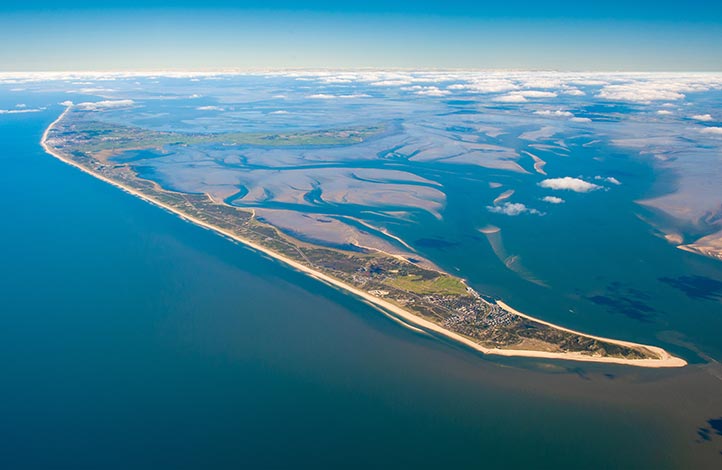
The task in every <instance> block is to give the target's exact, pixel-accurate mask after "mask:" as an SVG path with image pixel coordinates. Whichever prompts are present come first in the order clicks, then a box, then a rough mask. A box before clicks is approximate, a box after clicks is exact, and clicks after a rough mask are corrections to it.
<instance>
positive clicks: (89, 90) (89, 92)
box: [68, 87, 117, 95]
mask: <svg viewBox="0 0 722 470" xmlns="http://www.w3.org/2000/svg"><path fill="white" fill-rule="evenodd" d="M114 91H117V90H113V89H112V88H99V87H91V88H81V89H79V90H77V91H76V90H70V91H68V93H82V94H84V95H96V94H98V93H112V92H114Z"/></svg>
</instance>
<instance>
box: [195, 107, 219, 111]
mask: <svg viewBox="0 0 722 470" xmlns="http://www.w3.org/2000/svg"><path fill="white" fill-rule="evenodd" d="M196 109H197V110H198V111H225V108H221V107H220V106H198V107H197V108H196Z"/></svg>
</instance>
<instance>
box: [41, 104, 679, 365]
mask: <svg viewBox="0 0 722 470" xmlns="http://www.w3.org/2000/svg"><path fill="white" fill-rule="evenodd" d="M71 108H72V106H68V107H67V108H66V109H65V111H63V113H62V114H61V115H60V116H59V117H58V118H57V119H56V120H55V121H53V122H52V123H51V124H50V125H49V126H48V127H47V129H45V132H43V135H42V138H41V140H40V145H41V146H42V147H43V149H44V150H45V151H46V152H47V153H48V154H50V155H52V156H54V157H55V158H57V159H58V160H60V161H62V162H64V163H66V164H68V165H71V166H73V167H75V168H77V169H79V170H81V171H83V172H84V173H87V174H89V175H91V176H93V177H95V178H97V179H99V180H101V181H104V182H106V183H108V184H111V185H113V186H115V187H117V188H120V189H122V190H123V191H125V192H127V193H129V194H131V195H133V196H136V197H138V198H140V199H141V200H143V201H146V202H148V203H150V204H153V205H155V206H157V207H160V208H162V209H165V210H167V211H169V212H171V213H173V214H175V215H177V216H179V217H180V218H181V219H184V220H186V221H188V222H192V223H194V224H196V225H198V226H200V227H203V228H206V229H209V230H212V231H214V232H216V233H218V234H220V235H223V236H225V237H228V238H230V239H232V240H235V241H237V242H239V243H242V244H244V245H246V246H248V247H250V248H252V249H253V250H256V251H259V252H261V253H264V254H266V255H268V256H270V257H271V258H273V259H276V260H278V261H281V262H282V263H284V264H286V265H288V266H290V267H292V268H294V269H296V270H298V271H301V272H303V273H305V274H308V275H309V276H311V277H313V278H315V279H317V280H319V281H322V282H324V283H326V284H328V285H331V286H333V287H335V288H339V289H342V290H345V291H347V292H349V293H351V294H354V295H356V296H357V297H360V298H362V299H363V300H365V301H366V302H368V303H370V304H371V305H373V306H375V307H376V308H378V309H379V310H381V311H382V312H383V313H385V314H387V315H390V316H392V317H395V318H396V319H398V320H401V323H402V324H405V323H409V324H410V325H406V326H411V327H412V329H415V330H417V329H418V328H420V329H422V330H425V331H431V332H434V333H438V334H440V335H443V336H445V337H446V338H448V339H452V340H454V341H456V342H458V343H461V344H463V345H465V346H467V347H470V348H472V349H474V350H476V351H479V352H481V353H484V354H495V355H499V356H522V357H534V358H545V359H562V360H571V361H584V362H602V363H610V364H624V365H632V366H638V367H651V368H660V367H682V366H684V365H686V364H687V362H686V361H684V360H683V359H681V358H678V357H674V356H672V355H671V354H669V353H667V351H665V350H664V349H662V348H658V347H655V346H647V345H642V344H637V343H631V342H626V341H618V340H613V339H608V338H602V337H596V336H591V335H587V334H584V333H578V332H575V331H573V330H568V329H566V328H562V327H559V326H556V325H553V324H551V323H548V322H545V321H542V320H539V319H537V318H534V317H530V316H528V315H525V314H522V313H520V312H517V311H516V310H513V309H511V308H510V307H508V306H507V305H506V304H504V303H503V302H498V304H499V305H500V306H501V307H502V308H505V309H507V310H509V311H510V312H511V313H514V314H516V315H519V316H522V317H524V318H527V319H530V320H533V321H536V322H539V323H542V324H545V325H548V326H551V327H553V328H557V329H559V330H563V331H567V332H572V333H574V334H579V335H581V336H585V337H588V338H594V339H598V340H602V341H606V342H609V343H614V344H619V345H624V346H636V347H643V348H647V349H649V350H652V351H654V352H656V353H658V354H659V355H660V357H661V358H662V359H624V358H615V357H603V356H589V355H584V354H582V353H577V352H561V353H560V352H546V351H531V350H517V349H496V348H494V349H492V348H485V347H483V346H481V345H480V344H478V343H475V342H473V341H471V340H470V339H468V338H466V337H464V336H461V335H459V334H457V333H454V332H452V331H449V330H446V329H444V328H442V327H441V326H440V325H437V324H436V323H433V322H430V321H428V320H426V319H424V318H421V317H419V316H417V315H414V314H413V313H411V312H409V311H407V310H404V309H402V308H401V307H398V306H397V305H394V304H392V303H390V302H388V301H386V300H383V299H381V298H379V297H375V296H373V295H371V294H369V293H367V292H364V291H362V290H360V289H357V288H355V287H353V286H351V285H349V284H346V283H345V282H342V281H340V280H338V279H335V278H332V277H330V276H328V275H326V274H324V273H322V272H319V271H316V270H314V269H311V268H309V267H307V266H305V265H303V264H301V263H299V262H297V261H294V260H292V259H290V258H286V257H285V256H283V255H281V254H279V253H276V252H274V251H272V250H269V249H268V248H265V247H263V246H261V245H258V244H256V243H254V242H252V241H250V240H247V239H244V238H242V237H239V236H238V235H236V234H234V233H232V232H229V231H227V230H224V229H222V228H220V227H216V226H214V225H212V224H209V223H207V222H204V221H202V220H200V219H198V218H196V217H193V216H191V215H188V214H185V213H183V212H181V211H180V210H178V209H176V208H174V207H172V206H169V205H167V204H164V203H163V202H160V201H157V200H155V199H153V198H151V197H149V196H147V195H145V194H143V193H141V192H140V191H137V190H135V189H133V188H130V187H127V186H124V185H122V184H120V183H118V182H116V181H113V180H111V179H109V178H107V177H105V176H103V175H101V174H99V173H96V172H94V171H92V170H90V169H88V168H85V167H84V166H82V165H80V164H78V163H76V162H74V161H73V160H70V159H67V158H65V157H63V156H62V155H61V154H59V153H57V152H55V151H54V150H53V149H51V148H50V147H49V146H48V144H47V142H46V141H47V138H48V135H49V133H50V131H51V130H52V128H53V127H54V126H55V125H56V124H57V123H58V122H60V121H61V120H62V119H63V117H65V115H66V114H67V113H68V112H69V111H70V109H71Z"/></svg>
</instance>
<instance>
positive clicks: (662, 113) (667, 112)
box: [657, 109, 674, 116]
mask: <svg viewBox="0 0 722 470" xmlns="http://www.w3.org/2000/svg"><path fill="white" fill-rule="evenodd" d="M657 114H660V115H662V116H670V115H672V114H674V113H673V112H672V111H670V110H668V109H660V110H659V111H657Z"/></svg>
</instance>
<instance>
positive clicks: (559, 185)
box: [539, 176, 601, 193]
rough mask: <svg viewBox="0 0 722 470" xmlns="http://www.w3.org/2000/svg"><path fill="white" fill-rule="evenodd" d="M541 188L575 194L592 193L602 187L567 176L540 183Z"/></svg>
mask: <svg viewBox="0 0 722 470" xmlns="http://www.w3.org/2000/svg"><path fill="white" fill-rule="evenodd" d="M539 186H541V187H542V188H548V189H555V190H565V191H574V192H575V193H588V192H590V191H595V190H597V189H601V186H599V185H596V184H594V183H588V182H586V181H584V180H582V179H579V178H572V177H570V176H565V177H564V178H549V179H545V180H544V181H542V182H541V183H539Z"/></svg>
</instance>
